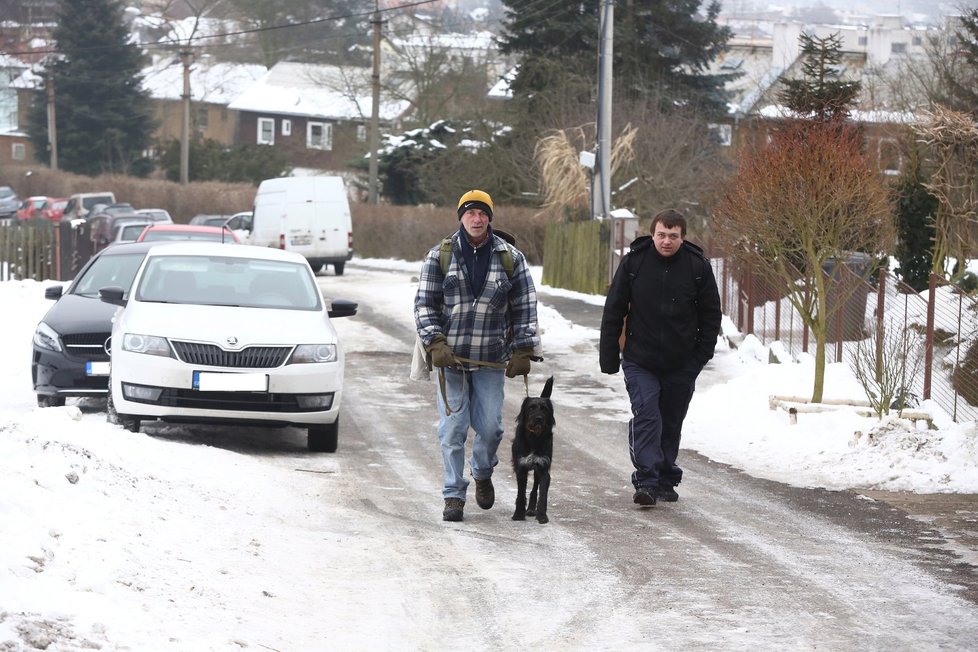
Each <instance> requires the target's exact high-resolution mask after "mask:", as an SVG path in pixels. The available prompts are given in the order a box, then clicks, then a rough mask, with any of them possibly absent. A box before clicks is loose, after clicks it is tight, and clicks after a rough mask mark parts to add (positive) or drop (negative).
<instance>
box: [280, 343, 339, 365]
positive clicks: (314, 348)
mask: <svg viewBox="0 0 978 652" xmlns="http://www.w3.org/2000/svg"><path fill="white" fill-rule="evenodd" d="M289 362H290V363H293V364H301V363H306V362H336V345H335V344H300V345H299V346H297V347H295V351H294V352H293V353H292V359H291V360H289Z"/></svg>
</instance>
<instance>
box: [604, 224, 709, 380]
mask: <svg viewBox="0 0 978 652" xmlns="http://www.w3.org/2000/svg"><path fill="white" fill-rule="evenodd" d="M626 316H627V317H628V321H627V329H626V331H625V348H624V351H621V357H623V358H624V359H625V360H628V361H629V362H634V363H635V364H638V365H640V366H642V367H644V368H646V369H648V370H649V371H652V372H666V371H673V370H677V369H681V368H683V367H686V366H688V365H689V364H691V363H693V362H695V363H696V364H698V365H699V366H700V367H701V368H702V366H703V365H705V364H706V363H707V362H708V361H709V360H710V358H712V357H713V349H714V347H715V346H716V342H717V336H718V335H719V334H720V319H721V312H720V294H719V292H718V291H717V282H716V278H715V277H714V276H713V268H712V267H711V266H710V261H709V260H707V259H706V257H705V256H704V255H703V250H702V249H700V248H699V247H698V246H696V245H694V244H692V243H690V242H684V243H683V245H682V247H680V248H679V250H678V251H677V252H676V253H675V254H673V255H672V256H669V257H665V256H662V254H660V253H659V252H658V251H656V249H655V246H654V245H653V242H652V237H651V236H642V237H641V238H638V239H636V240H635V241H634V242H632V244H631V248H630V251H629V252H628V254H627V255H625V257H624V258H623V259H622V261H621V264H620V265H619V266H618V271H617V272H615V278H614V280H613V281H612V282H611V287H610V288H609V289H608V297H607V299H606V300H605V304H604V313H603V315H602V317H601V342H600V363H601V371H602V372H603V373H606V374H613V373H617V372H618V370H619V368H620V367H621V359H620V357H619V348H618V339H619V336H620V335H621V331H622V325H623V323H624V322H625V317H626Z"/></svg>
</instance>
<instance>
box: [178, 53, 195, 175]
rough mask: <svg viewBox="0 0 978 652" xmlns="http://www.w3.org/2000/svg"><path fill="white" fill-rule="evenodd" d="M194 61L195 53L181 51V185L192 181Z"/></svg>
mask: <svg viewBox="0 0 978 652" xmlns="http://www.w3.org/2000/svg"><path fill="white" fill-rule="evenodd" d="M193 61H194V53H193V52H192V51H190V50H189V49H187V50H181V51H180V62H181V63H182V64H183V95H181V96H180V97H181V98H182V99H183V124H182V125H181V127H180V185H183V186H185V185H187V184H188V183H190V65H191V64H192V63H193Z"/></svg>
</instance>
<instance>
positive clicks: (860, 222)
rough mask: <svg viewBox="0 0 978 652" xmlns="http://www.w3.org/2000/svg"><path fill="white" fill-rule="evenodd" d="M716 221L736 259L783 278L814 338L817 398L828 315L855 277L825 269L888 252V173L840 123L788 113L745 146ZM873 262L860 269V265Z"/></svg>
mask: <svg viewBox="0 0 978 652" xmlns="http://www.w3.org/2000/svg"><path fill="white" fill-rule="evenodd" d="M714 227H715V228H716V229H717V231H718V235H719V237H720V239H721V241H722V242H725V243H727V245H728V246H730V247H732V248H733V251H732V252H731V253H733V255H734V256H736V257H737V258H738V259H739V260H740V261H741V263H742V264H744V265H746V266H748V267H749V268H750V269H751V270H753V271H755V272H756V273H758V274H760V275H762V276H763V277H764V278H766V279H767V280H769V281H770V282H772V283H773V284H775V287H783V288H785V291H786V293H787V299H788V300H789V301H790V302H791V304H792V305H793V306H794V307H795V309H796V310H797V311H798V313H799V315H800V316H801V318H802V320H803V321H804V323H805V324H806V325H807V326H808V328H809V329H810V330H811V332H812V334H813V336H814V338H815V378H814V386H813V390H812V401H814V402H819V401H821V400H822V393H823V390H824V384H825V343H826V340H827V334H828V326H829V324H830V323H831V322H830V318H831V316H832V314H833V313H834V311H835V310H839V309H841V308H842V306H844V305H845V300H846V298H847V297H846V295H847V293H848V294H851V293H852V292H855V291H856V288H857V286H856V284H852V283H835V284H833V285H832V286H831V290H832V291H833V292H834V293H835V294H834V295H833V298H834V299H835V301H834V302H833V304H834V305H833V306H830V304H829V301H828V293H829V290H830V286H829V284H830V283H831V282H832V278H831V277H830V276H828V275H826V273H825V271H826V270H827V269H830V268H832V267H833V266H838V265H840V264H842V263H843V261H845V260H847V258H848V257H849V256H850V254H851V253H852V252H865V253H867V254H870V255H872V256H876V255H880V254H884V253H887V252H889V250H890V249H891V248H892V247H893V242H894V234H895V228H894V223H893V211H892V206H891V200H890V191H889V187H888V185H887V183H886V180H885V179H884V177H883V176H882V175H880V174H879V173H878V172H876V171H874V170H873V169H872V167H871V165H870V164H869V163H868V161H866V159H865V158H864V156H863V154H862V138H861V135H860V132H859V131H858V130H857V129H855V128H853V127H852V126H850V125H847V124H845V123H836V122H829V123H805V122H793V123H789V124H788V125H787V126H786V127H785V128H784V129H783V130H782V131H780V132H779V133H778V134H777V136H776V137H775V138H774V139H773V140H772V141H771V143H770V144H769V145H767V146H766V147H764V148H763V149H761V150H759V151H757V152H748V153H747V154H746V155H745V156H744V158H743V160H742V161H741V164H740V170H739V172H738V174H737V176H736V177H735V178H734V179H733V180H732V182H730V183H729V184H728V186H727V187H726V189H725V191H724V192H723V194H722V197H721V200H720V204H719V206H718V208H717V213H716V217H715V220H714ZM870 272H871V270H866V272H865V275H868V274H869V273H870Z"/></svg>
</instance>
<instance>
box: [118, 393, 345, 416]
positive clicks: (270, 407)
mask: <svg viewBox="0 0 978 652" xmlns="http://www.w3.org/2000/svg"><path fill="white" fill-rule="evenodd" d="M330 397H332V394H330ZM137 402H141V401H137ZM154 403H155V404H156V405H165V406H168V407H178V408H196V409H200V410H234V411H239V412H281V413H286V412H319V411H322V409H323V408H320V407H316V408H302V407H299V402H298V400H297V399H296V395H295V394H266V393H263V392H201V391H197V390H194V389H172V388H169V389H164V390H163V392H162V393H161V394H160V397H159V399H158V400H157V401H155V402H154ZM330 404H332V398H331V400H330Z"/></svg>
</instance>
